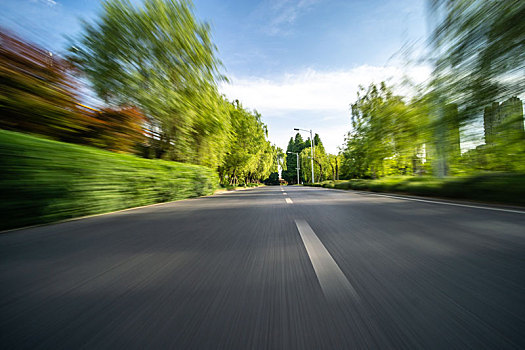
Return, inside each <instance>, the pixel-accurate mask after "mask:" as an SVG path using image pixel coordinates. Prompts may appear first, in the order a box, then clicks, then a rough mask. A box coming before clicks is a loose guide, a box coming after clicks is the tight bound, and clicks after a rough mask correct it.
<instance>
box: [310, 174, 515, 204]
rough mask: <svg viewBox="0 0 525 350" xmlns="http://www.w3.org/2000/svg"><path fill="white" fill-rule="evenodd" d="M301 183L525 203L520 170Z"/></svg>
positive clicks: (327, 186)
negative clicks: (452, 175)
mask: <svg viewBox="0 0 525 350" xmlns="http://www.w3.org/2000/svg"><path fill="white" fill-rule="evenodd" d="M305 185H308V186H314V187H325V188H336V189H343V190H361V191H372V192H393V193H401V194H410V195H416V196H429V197H443V198H454V199H466V200H474V201H482V202H493V203H502V204H513V205H525V174H522V173H483V174H477V175H471V176H458V177H446V178H436V177H432V176H418V177H415V176H391V177H385V178H381V179H376V180H368V179H352V180H339V181H324V182H321V183H316V184H305Z"/></svg>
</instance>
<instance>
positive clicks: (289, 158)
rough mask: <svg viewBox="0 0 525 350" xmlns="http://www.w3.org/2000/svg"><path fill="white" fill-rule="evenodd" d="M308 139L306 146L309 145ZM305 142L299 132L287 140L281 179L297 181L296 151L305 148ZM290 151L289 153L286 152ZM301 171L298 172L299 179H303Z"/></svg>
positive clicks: (291, 181)
mask: <svg viewBox="0 0 525 350" xmlns="http://www.w3.org/2000/svg"><path fill="white" fill-rule="evenodd" d="M309 142H310V141H308V147H309V145H310V143H309ZM305 145H306V143H305V142H304V141H303V137H302V136H301V134H300V133H297V134H295V138H290V141H289V142H288V147H287V148H286V152H287V155H286V171H285V172H283V179H285V180H286V181H287V182H288V183H290V184H296V183H297V155H296V153H301V151H302V150H303V149H304V148H305ZM288 152H291V153H288ZM304 171H305V169H304V168H303V171H302V172H301V171H300V172H299V181H303V180H304V175H303V172H304Z"/></svg>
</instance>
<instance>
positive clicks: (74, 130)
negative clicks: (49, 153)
mask: <svg viewBox="0 0 525 350" xmlns="http://www.w3.org/2000/svg"><path fill="white" fill-rule="evenodd" d="M0 43H1V46H0V81H1V84H2V88H1V93H0V113H1V114H2V118H1V119H0V127H1V128H3V129H8V130H15V131H22V132H29V133H36V134H40V135H45V136H48V137H51V138H54V139H57V140H62V141H76V140H77V137H78V134H79V132H80V131H82V130H85V127H86V122H87V121H86V119H85V115H84V114H83V112H82V110H81V109H80V108H79V104H78V96H77V90H76V86H75V84H74V79H73V78H72V76H71V74H70V73H71V69H70V66H69V64H68V62H67V61H65V60H64V59H62V58H60V57H59V56H57V55H53V54H52V53H51V52H49V51H46V50H44V49H42V48H39V47H37V46H35V45H32V44H30V43H27V42H24V41H23V40H21V39H20V38H17V37H15V36H14V35H10V34H7V33H5V32H0Z"/></svg>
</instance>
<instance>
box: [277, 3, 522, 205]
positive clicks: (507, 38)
mask: <svg viewBox="0 0 525 350" xmlns="http://www.w3.org/2000/svg"><path fill="white" fill-rule="evenodd" d="M429 9H430V17H431V19H432V20H433V21H432V23H430V24H431V27H433V32H432V35H431V36H430V37H429V40H428V41H429V48H428V54H427V55H426V56H425V57H424V61H425V62H427V63H428V64H430V65H431V66H432V67H433V68H434V70H433V73H432V76H431V80H430V81H429V82H427V83H425V84H423V85H420V86H415V85H411V86H409V87H410V91H412V94H411V95H410V96H407V95H403V94H401V93H400V91H401V88H400V87H399V86H392V85H389V84H387V83H385V82H379V83H373V84H370V85H369V86H366V87H365V86H363V87H361V88H360V90H359V91H358V94H357V98H356V100H355V101H353V102H352V103H351V104H350V106H351V126H352V128H351V130H350V131H349V132H348V135H347V138H346V142H345V144H344V145H343V147H342V148H341V152H340V153H339V155H338V156H337V157H336V156H326V155H323V149H322V148H321V147H319V148H320V152H319V153H320V154H319V155H318V156H316V157H315V158H318V157H319V158H324V161H318V160H317V159H316V161H315V162H314V163H315V164H314V166H315V167H316V169H318V170H316V173H317V171H319V174H320V176H319V177H316V179H315V181H316V182H322V184H320V185H323V186H326V187H335V188H347V189H360V190H372V191H394V192H403V193H410V194H418V195H432V196H442V197H453V198H466V199H475V200H487V201H498V202H506V203H513V204H524V202H523V194H524V192H523V191H524V190H523V185H522V184H523V179H524V178H525V127H524V117H523V98H524V96H525V95H524V93H525V90H524V87H525V65H524V62H525V22H524V21H523V20H522V16H523V14H524V13H525V12H524V11H525V3H523V2H516V1H497V2H491V1H477V0H465V1H450V0H431V1H429ZM406 88H407V86H405V87H404V91H406V90H407V89H406ZM301 145H302V140H301V139H300V135H297V136H296V139H295V140H291V141H290V145H289V150H288V151H292V152H296V151H297V150H300V151H301V150H302V148H301V147H302V146H301ZM316 150H317V148H316ZM290 156H291V155H290V154H289V155H288V157H290ZM293 157H295V155H293ZM301 157H302V158H304V159H305V160H306V161H308V160H307V154H301ZM330 157H331V158H330ZM330 159H333V160H334V161H332V162H333V164H334V165H331V164H330ZM294 160H295V158H294ZM291 163H292V162H288V161H287V164H288V169H291V167H293V170H295V166H294V165H293V164H291ZM328 164H330V167H331V168H332V169H334V170H332V172H331V173H330V172H326V173H325V175H324V176H323V175H322V174H323V171H322V169H326V168H330V167H329V166H327V165H328ZM305 165H306V167H305ZM308 169H309V165H308V164H303V165H302V171H304V172H305V173H306V172H307V171H308ZM292 175H293V174H292V173H291V172H290V174H289V176H292ZM290 179H291V177H290ZM339 179H341V180H348V181H344V182H339V181H336V180H339ZM326 180H332V181H326ZM292 181H293V180H292ZM305 181H307V182H311V181H310V179H309V178H308V175H306V178H305ZM323 181H325V182H323Z"/></svg>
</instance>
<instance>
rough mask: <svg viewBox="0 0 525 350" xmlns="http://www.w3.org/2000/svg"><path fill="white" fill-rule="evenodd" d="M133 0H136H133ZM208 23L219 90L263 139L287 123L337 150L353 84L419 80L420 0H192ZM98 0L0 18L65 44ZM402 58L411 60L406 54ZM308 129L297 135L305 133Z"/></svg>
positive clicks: (285, 131)
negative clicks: (259, 124) (254, 117)
mask: <svg viewBox="0 0 525 350" xmlns="http://www.w3.org/2000/svg"><path fill="white" fill-rule="evenodd" d="M133 2H136V3H138V2H140V1H139V0H134V1H133ZM194 5H195V13H196V15H197V17H198V18H199V19H200V20H201V21H205V22H208V23H209V24H210V25H211V28H212V36H213V40H214V42H215V44H216V45H217V47H218V56H219V58H220V59H221V61H222V62H223V71H224V73H225V74H226V76H227V77H228V78H229V83H223V84H221V86H220V90H221V92H222V93H224V94H225V95H226V96H227V97H228V98H229V99H230V100H234V99H238V100H239V101H240V102H241V103H242V105H243V106H244V107H245V108H247V109H255V110H257V111H258V112H259V113H261V114H262V116H263V121H264V122H265V123H266V124H267V125H268V130H269V138H270V141H272V142H273V143H275V144H277V145H278V146H279V147H281V148H283V149H286V146H287V144H288V141H289V139H290V137H293V136H294V135H295V131H294V130H293V129H294V128H302V129H312V130H313V131H314V132H315V133H318V134H319V135H320V137H321V140H322V142H323V144H324V146H325V149H326V151H327V152H330V153H334V154H335V153H337V152H338V149H339V148H340V147H342V146H343V143H344V138H345V136H346V134H347V133H348V131H350V129H351V124H350V104H351V103H352V102H354V101H355V99H356V96H357V95H356V94H357V89H358V86H359V85H363V86H367V85H368V84H370V83H372V82H376V83H379V82H381V81H382V80H387V81H389V82H390V83H391V84H400V83H401V82H402V81H403V80H404V78H406V77H408V78H409V79H411V80H412V81H413V82H416V83H420V82H423V81H425V80H426V79H427V78H428V77H429V75H430V68H429V67H428V66H427V65H425V64H423V63H418V61H417V60H414V59H407V54H406V52H407V50H406V49H407V48H410V50H408V51H410V52H412V54H411V55H410V57H416V56H417V53H418V52H419V50H421V49H422V47H423V46H424V41H425V38H426V36H427V25H426V10H425V0H262V1H256V0H194ZM100 9H101V5H100V2H99V1H98V0H2V1H1V2H0V26H1V27H4V28H7V29H9V30H11V31H13V32H15V33H16V34H18V35H19V36H21V37H23V38H25V39H28V40H30V41H33V42H35V43H36V44H38V45H41V46H43V47H45V48H46V49H48V50H51V51H53V52H57V53H60V52H64V51H65V47H66V46H67V44H68V39H67V37H75V36H77V35H78V34H79V33H80V31H81V28H82V26H81V21H82V20H87V21H90V20H92V19H94V18H96V16H97V14H98V13H100ZM408 61H410V64H407V62H408ZM307 136H308V135H307V134H306V133H304V135H303V138H304V139H306V137H307Z"/></svg>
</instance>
